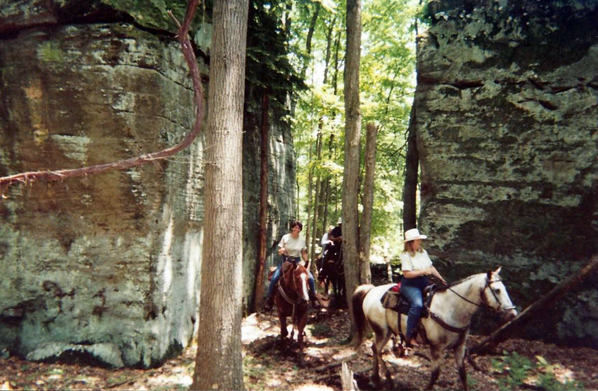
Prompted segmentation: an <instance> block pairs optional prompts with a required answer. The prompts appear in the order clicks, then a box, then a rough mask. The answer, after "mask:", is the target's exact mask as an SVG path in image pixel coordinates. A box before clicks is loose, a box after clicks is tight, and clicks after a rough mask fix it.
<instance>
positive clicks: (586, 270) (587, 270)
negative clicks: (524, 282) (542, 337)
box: [469, 255, 598, 355]
mask: <svg viewBox="0 0 598 391" xmlns="http://www.w3.org/2000/svg"><path fill="white" fill-rule="evenodd" d="M597 268H598V255H594V256H593V257H592V258H591V259H590V261H589V262H588V263H587V264H586V265H585V266H584V267H582V268H581V269H580V270H578V271H577V272H576V273H575V274H573V275H571V276H569V277H568V278H567V279H566V280H565V281H563V282H562V283H561V284H560V285H558V286H556V287H555V288H554V289H552V290H551V291H550V292H548V293H547V294H546V295H545V296H543V297H541V298H540V299H539V300H537V301H536V302H534V303H533V304H532V305H530V306H529V307H527V308H526V309H525V310H523V311H522V312H521V313H520V314H519V316H517V317H516V318H515V319H513V320H511V321H510V322H508V323H505V324H504V325H502V326H501V327H500V328H498V329H497V330H496V331H494V332H493V333H492V334H490V335H489V336H488V337H486V338H485V339H484V340H482V342H480V343H479V344H477V345H476V346H474V347H473V348H471V349H470V350H469V354H470V355H471V354H479V353H480V352H482V351H483V349H484V348H485V347H487V346H488V344H490V343H491V342H492V343H499V342H502V341H504V340H506V339H507V338H508V337H509V335H511V334H512V333H513V332H515V331H517V329H518V328H521V327H522V326H523V325H525V324H526V323H527V322H529V321H530V320H532V319H537V318H538V317H540V316H542V314H543V313H546V312H547V310H548V309H549V308H550V306H552V305H553V304H554V303H555V302H556V301H558V300H559V299H560V298H561V297H563V295H565V294H566V293H567V292H569V291H570V290H571V289H573V288H575V287H576V286H578V285H579V283H580V282H581V281H583V280H584V279H586V278H587V277H589V275H590V274H591V273H592V272H593V271H594V270H596V269H597Z"/></svg>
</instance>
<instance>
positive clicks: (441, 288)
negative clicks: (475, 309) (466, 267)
mask: <svg viewBox="0 0 598 391" xmlns="http://www.w3.org/2000/svg"><path fill="white" fill-rule="evenodd" d="M480 274H485V273H478V274H473V275H471V276H468V277H465V278H463V279H461V280H459V281H457V282H453V283H452V284H451V285H444V286H440V287H438V288H437V289H436V292H444V291H446V290H447V289H449V288H452V287H454V286H457V285H459V284H462V283H464V282H466V281H469V280H471V279H473V278H476V277H478V276H479V275H480Z"/></svg>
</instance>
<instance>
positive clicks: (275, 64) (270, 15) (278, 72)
mask: <svg viewBox="0 0 598 391" xmlns="http://www.w3.org/2000/svg"><path fill="white" fill-rule="evenodd" d="M284 4H285V3H284V2H278V1H267V0H252V1H251V4H250V7H249V26H248V31H247V65H246V75H245V77H246V79H247V82H248V84H250V85H251V86H253V87H254V88H256V89H257V90H258V93H259V91H267V92H268V94H269V95H270V96H272V97H273V98H274V99H273V100H272V102H273V103H274V104H277V105H279V107H282V108H285V106H286V98H287V96H288V95H289V94H290V93H291V92H292V91H299V90H303V89H305V84H304V83H303V81H302V80H301V79H300V77H299V76H298V74H297V72H296V71H295V69H294V67H293V66H292V65H291V63H290V61H289V58H288V47H287V44H286V43H287V40H288V38H287V33H286V31H285V30H284V28H283V26H282V17H281V14H282V12H283V10H284V7H283V6H284Z"/></svg>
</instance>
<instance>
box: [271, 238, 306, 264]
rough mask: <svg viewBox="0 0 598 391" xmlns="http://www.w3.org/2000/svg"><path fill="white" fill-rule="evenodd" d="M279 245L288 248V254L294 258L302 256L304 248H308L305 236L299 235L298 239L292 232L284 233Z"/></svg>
mask: <svg viewBox="0 0 598 391" xmlns="http://www.w3.org/2000/svg"><path fill="white" fill-rule="evenodd" d="M278 247H280V248H284V249H286V250H287V254H288V256H289V257H293V258H296V257H301V251H302V250H304V249H305V250H307V246H306V245H305V238H303V237H301V236H299V237H298V238H297V239H295V238H293V237H292V236H291V234H290V233H289V234H286V235H284V236H283V237H282V239H280V243H278Z"/></svg>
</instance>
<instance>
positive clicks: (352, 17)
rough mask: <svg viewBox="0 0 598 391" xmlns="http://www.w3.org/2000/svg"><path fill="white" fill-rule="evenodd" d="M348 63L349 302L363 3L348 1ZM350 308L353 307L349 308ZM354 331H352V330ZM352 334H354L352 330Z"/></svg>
mask: <svg viewBox="0 0 598 391" xmlns="http://www.w3.org/2000/svg"><path fill="white" fill-rule="evenodd" d="M346 49H347V52H346V63H345V170H344V173H343V202H342V208H343V256H344V263H345V284H346V285H345V286H346V294H347V302H350V299H351V295H352V294H353V291H354V290H355V288H357V286H358V285H359V283H360V281H359V257H358V246H359V210H358V196H359V155H360V148H361V147H360V138H361V112H360V107H359V62H360V56H361V0H347V48H346ZM349 308H351V307H350V306H349ZM352 329H353V328H352ZM351 334H353V332H352V331H351Z"/></svg>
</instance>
